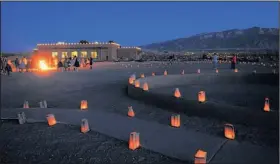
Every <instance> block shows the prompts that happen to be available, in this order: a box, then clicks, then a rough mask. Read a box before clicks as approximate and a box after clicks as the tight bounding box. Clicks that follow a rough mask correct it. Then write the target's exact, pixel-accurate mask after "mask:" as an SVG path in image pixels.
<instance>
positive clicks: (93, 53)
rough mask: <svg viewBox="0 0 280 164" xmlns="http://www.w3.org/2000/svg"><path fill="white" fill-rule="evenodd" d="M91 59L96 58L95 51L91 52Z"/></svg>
mask: <svg viewBox="0 0 280 164" xmlns="http://www.w3.org/2000/svg"><path fill="white" fill-rule="evenodd" d="M91 57H92V58H93V59H96V58H97V52H96V51H93V52H91Z"/></svg>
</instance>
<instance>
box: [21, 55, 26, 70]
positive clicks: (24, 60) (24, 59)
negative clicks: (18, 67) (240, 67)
mask: <svg viewBox="0 0 280 164" xmlns="http://www.w3.org/2000/svg"><path fill="white" fill-rule="evenodd" d="M22 60H23V63H24V66H25V72H27V59H26V57H25V56H24V57H23V59H22Z"/></svg>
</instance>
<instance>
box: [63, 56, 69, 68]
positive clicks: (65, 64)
mask: <svg viewBox="0 0 280 164" xmlns="http://www.w3.org/2000/svg"><path fill="white" fill-rule="evenodd" d="M68 60H69V59H68V58H66V59H65V60H64V63H63V66H64V71H67V68H68Z"/></svg>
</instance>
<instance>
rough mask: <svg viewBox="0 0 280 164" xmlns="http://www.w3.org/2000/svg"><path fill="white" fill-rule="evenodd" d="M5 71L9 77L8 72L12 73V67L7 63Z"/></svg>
mask: <svg viewBox="0 0 280 164" xmlns="http://www.w3.org/2000/svg"><path fill="white" fill-rule="evenodd" d="M5 69H6V72H7V74H8V76H10V75H11V74H10V72H12V67H11V65H10V64H9V63H7V65H6V68H5Z"/></svg>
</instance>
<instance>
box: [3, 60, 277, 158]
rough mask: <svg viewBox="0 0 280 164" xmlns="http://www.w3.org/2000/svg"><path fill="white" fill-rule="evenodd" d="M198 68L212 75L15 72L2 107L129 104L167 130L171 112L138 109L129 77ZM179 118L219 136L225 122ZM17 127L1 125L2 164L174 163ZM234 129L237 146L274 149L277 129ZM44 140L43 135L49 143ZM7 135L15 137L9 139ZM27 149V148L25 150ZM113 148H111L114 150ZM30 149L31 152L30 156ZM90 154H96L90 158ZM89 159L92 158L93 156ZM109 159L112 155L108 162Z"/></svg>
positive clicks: (115, 68)
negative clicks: (41, 103) (198, 72)
mask: <svg viewBox="0 0 280 164" xmlns="http://www.w3.org/2000/svg"><path fill="white" fill-rule="evenodd" d="M131 65H132V66H133V67H132V68H131ZM138 65H139V67H138ZM221 67H222V68H221V69H220V70H221V72H222V71H223V70H224V71H226V70H227V69H228V67H229V66H228V65H223V66H221ZM198 68H200V69H201V71H203V72H206V71H213V69H212V65H211V64H200V65H198V64H183V63H179V64H175V65H173V66H167V65H159V64H153V65H152V66H151V64H146V63H134V64H122V63H117V64H116V63H115V64H111V65H110V64H107V65H106V66H102V64H100V65H99V66H95V68H94V69H93V70H92V71H80V72H64V73H52V74H45V75H38V74H32V73H24V74H19V73H15V74H13V75H12V77H4V78H1V81H2V83H1V85H2V88H1V100H2V103H1V107H2V108H16V107H22V103H23V101H24V100H28V101H29V103H30V106H31V107H34V106H38V102H39V101H41V100H47V101H48V106H49V107H57V108H65V109H67V108H78V107H79V103H80V100H83V99H86V100H88V104H89V108H90V109H94V110H103V111H107V112H114V113H118V114H121V115H126V114H127V107H128V106H130V105H131V106H133V109H134V111H135V113H136V117H137V118H140V119H143V120H149V121H155V122H158V123H161V124H166V125H168V124H169V123H170V121H169V119H170V116H171V114H173V113H172V112H169V111H167V110H163V109H161V108H157V107H154V106H150V105H146V104H143V103H142V102H139V101H136V100H132V99H130V98H128V97H127V96H126V93H125V87H126V85H127V80H128V77H129V75H131V74H132V73H134V72H135V73H137V74H138V75H139V74H140V73H145V75H148V76H149V75H151V72H155V73H156V74H163V71H164V70H165V69H166V70H168V74H178V73H180V72H181V70H182V69H184V70H185V73H193V72H196V70H197V69H198ZM256 68H257V71H258V72H267V71H268V72H271V68H263V67H257V66H253V67H252V66H250V65H244V66H240V70H242V71H248V72H252V70H254V69H256ZM181 119H182V128H186V129H193V130H196V131H200V132H203V133H207V134H211V135H216V136H221V137H223V125H224V122H222V121H218V120H214V119H210V118H198V117H188V116H186V115H181ZM17 126H19V125H15V124H11V123H5V124H4V125H3V126H2V128H1V133H0V134H1V137H0V138H1V140H4V142H0V143H7V145H6V146H5V147H3V148H1V154H2V155H1V160H2V161H3V162H5V161H6V163H7V162H8V163H20V162H19V160H18V159H17V158H19V159H24V156H26V159H27V160H28V161H27V162H23V163H28V162H29V161H30V162H31V161H32V160H37V162H36V163H44V162H45V161H49V158H51V157H52V156H51V155H52V154H53V157H52V160H51V161H52V162H51V163H71V162H73V163H89V161H92V162H91V163H93V162H94V163H124V162H126V163H134V162H135V163H139V162H140V163H141V162H142V163H161V162H162V163H168V162H169V163H170V162H171V163H176V162H177V161H173V160H172V159H169V158H167V157H163V156H161V155H158V154H155V153H152V152H149V151H145V150H142V149H141V150H139V151H133V152H130V151H129V150H127V143H124V142H121V141H118V140H115V139H111V138H109V137H106V136H102V135H101V134H98V133H94V132H90V133H89V134H86V135H82V134H80V133H77V130H76V129H77V127H72V126H67V125H58V126H56V127H55V128H49V127H47V126H46V125H44V124H40V123H38V124H27V125H23V126H21V128H20V129H18V128H15V127H17ZM235 128H236V131H237V132H236V133H237V136H236V137H237V138H236V139H237V140H238V141H240V142H245V141H246V142H250V143H253V144H256V145H261V146H269V147H273V148H275V149H278V145H279V144H278V143H279V138H278V134H279V133H278V130H274V131H273V130H270V131H269V130H266V129H257V128H253V127H246V126H242V125H235ZM45 135H48V138H47V137H46V136H45ZM2 136H4V137H2ZM10 136H14V137H13V138H11V137H10ZM90 140H94V142H93V143H92V142H88V141H90ZM69 143H71V145H70V144H69ZM89 143H91V144H93V145H91V144H89ZM95 143H96V144H95ZM97 143H98V144H97ZM29 144H31V145H30V146H29ZM9 145H12V146H9ZM25 145H26V146H25ZM77 145H78V146H77ZM89 145H90V146H89ZM94 145H95V146H96V147H95V148H93V149H92V148H91V147H92V146H94ZM112 145H113V146H116V148H115V147H114V148H113V146H112ZM107 146H108V148H106V147H107ZM110 146H111V147H110ZM34 148H35V150H36V151H34ZM103 148H104V150H103ZM92 150H94V152H95V153H92V152H91V151H92ZM44 151H45V152H44ZM125 151H126V152H125ZM142 151H143V152H142ZM2 152H3V153H2ZM23 152H24V153H23ZM124 152H125V153H126V154H123V153H124ZM21 153H23V154H21ZM3 154H4V155H3ZM74 154H77V155H76V156H75V155H74ZM81 154H82V155H81ZM108 154H109V155H108ZM128 154H129V155H128ZM92 155H94V156H95V157H92ZM109 156H110V157H111V156H112V157H111V158H112V159H110V158H109ZM27 157H28V158H27ZM41 157H42V158H41ZM113 157H114V158H113ZM126 157H127V159H126ZM79 158H82V159H79ZM115 158H116V159H115ZM13 160H16V161H13ZM111 160H112V161H111ZM2 161H0V163H3V162H2ZM38 161H39V162H38ZM46 163H48V162H46Z"/></svg>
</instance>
